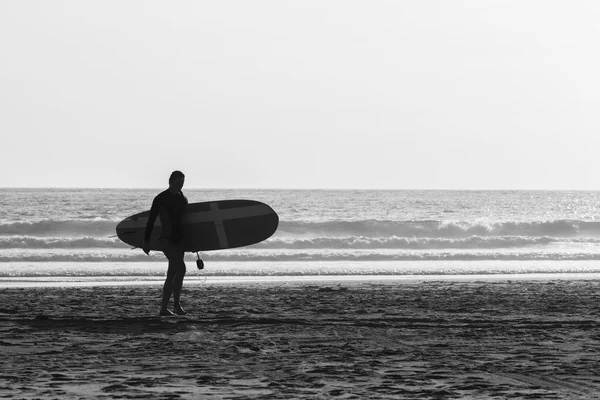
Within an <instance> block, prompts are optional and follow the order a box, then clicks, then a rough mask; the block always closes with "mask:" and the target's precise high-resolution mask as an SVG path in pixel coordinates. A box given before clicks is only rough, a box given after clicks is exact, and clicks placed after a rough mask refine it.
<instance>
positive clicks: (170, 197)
mask: <svg viewBox="0 0 600 400" xmlns="http://www.w3.org/2000/svg"><path fill="white" fill-rule="evenodd" d="M187 204H188V200H187V197H185V195H184V194H183V192H179V193H177V194H173V193H171V191H169V190H168V189H167V190H165V191H164V192H162V193H160V194H158V195H157V196H156V197H155V198H154V201H153V202H152V208H150V217H149V218H148V223H147V224H146V233H145V236H144V237H145V239H146V241H150V236H152V229H153V228H154V221H156V217H158V215H159V214H160V213H161V211H162V212H166V213H167V215H168V216H169V220H170V221H169V222H170V223H169V225H170V228H171V229H170V232H165V233H167V236H166V237H161V239H169V241H170V242H171V243H173V244H178V243H179V242H180V241H181V239H183V234H182V232H181V215H182V214H183V212H184V211H185V208H186V206H187ZM161 220H163V218H161ZM162 224H163V225H167V221H162ZM164 228H165V226H163V230H165V229H164Z"/></svg>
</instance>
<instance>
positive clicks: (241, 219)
mask: <svg viewBox="0 0 600 400" xmlns="http://www.w3.org/2000/svg"><path fill="white" fill-rule="evenodd" d="M149 216H150V211H144V212H141V213H138V214H135V215H132V216H130V217H127V218H125V219H124V220H122V221H121V222H119V224H117V227H116V229H117V236H118V237H119V239H121V240H122V241H123V242H125V243H127V244H128V245H130V246H134V247H142V244H143V242H144V232H145V230H146V223H147V222H148V217H149ZM278 225H279V217H278V215H277V213H276V212H275V211H274V210H273V209H272V208H271V207H269V206H268V205H266V204H264V203H261V202H259V201H254V200H220V201H207V202H203V203H190V204H188V205H187V207H186V211H185V212H184V214H183V215H182V217H181V230H182V233H183V239H182V242H181V245H182V247H183V249H184V251H186V252H197V251H208V250H222V249H232V248H235V247H242V246H248V245H251V244H255V243H258V242H262V241H263V240H265V239H268V238H269V237H270V236H271V235H273V233H275V231H276V230H277V226H278ZM162 228H163V224H162V223H161V221H160V215H159V217H158V218H157V219H156V221H155V222H154V229H153V230H152V236H151V238H150V249H151V250H159V251H160V250H162V247H161V245H160V243H159V241H158V239H159V237H161V231H162Z"/></svg>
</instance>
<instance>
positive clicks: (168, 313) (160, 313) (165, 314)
mask: <svg viewBox="0 0 600 400" xmlns="http://www.w3.org/2000/svg"><path fill="white" fill-rule="evenodd" d="M158 315H160V316H163V317H164V316H167V315H175V314H173V312H172V311H171V310H167V309H166V308H165V309H164V310H160V312H159V313H158Z"/></svg>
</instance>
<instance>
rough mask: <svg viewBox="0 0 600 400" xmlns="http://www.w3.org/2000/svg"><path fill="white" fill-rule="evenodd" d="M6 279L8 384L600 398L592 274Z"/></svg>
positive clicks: (4, 385)
mask: <svg viewBox="0 0 600 400" xmlns="http://www.w3.org/2000/svg"><path fill="white" fill-rule="evenodd" d="M160 296H161V287H160V285H159V284H157V283H154V284H145V285H123V286H112V285H105V286H93V285H90V286H85V287H76V286H71V287H4V288H1V289H0V354H2V356H1V357H0V398H1V397H15V398H151V399H161V398H164V399H174V398H184V399H198V398H215V399H240V398H265V399H277V398H281V399H289V398H310V399H312V398H339V399H350V398H353V399H365V398H373V399H379V398H381V399H385V398H389V399H399V398H403V399H412V398H415V399H416V398H435V399H446V398H448V399H450V398H498V399H503V398H528V399H533V398H540V399H551V398H561V399H562V398H564V399H574V398H600V374H599V372H600V281H599V280H512V281H510V280H476V279H473V280H464V281H451V280H439V281H434V280H427V281H416V280H411V281H401V280H390V281H368V280H358V281H340V282H335V281H334V280H330V281H325V282H317V281H290V282H282V281H273V282H243V283H239V282H237V283H236V282H229V283H223V282H221V283H216V282H212V281H211V280H210V279H209V281H208V282H206V283H205V284H203V285H201V284H191V283H189V284H188V283H186V286H185V288H184V294H183V299H184V307H186V309H187V310H188V311H189V313H188V315H186V316H183V317H158V316H157V311H158V304H159V301H160Z"/></svg>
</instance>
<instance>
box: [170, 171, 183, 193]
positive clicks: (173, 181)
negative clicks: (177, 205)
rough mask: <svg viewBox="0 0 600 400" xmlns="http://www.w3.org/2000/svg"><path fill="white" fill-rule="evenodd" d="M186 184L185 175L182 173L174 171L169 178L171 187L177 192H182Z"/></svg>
mask: <svg viewBox="0 0 600 400" xmlns="http://www.w3.org/2000/svg"><path fill="white" fill-rule="evenodd" d="M184 182H185V175H184V174H183V172H181V171H173V172H172V173H171V176H170V177H169V186H170V187H171V188H173V189H176V190H181V188H183V184H184Z"/></svg>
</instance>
